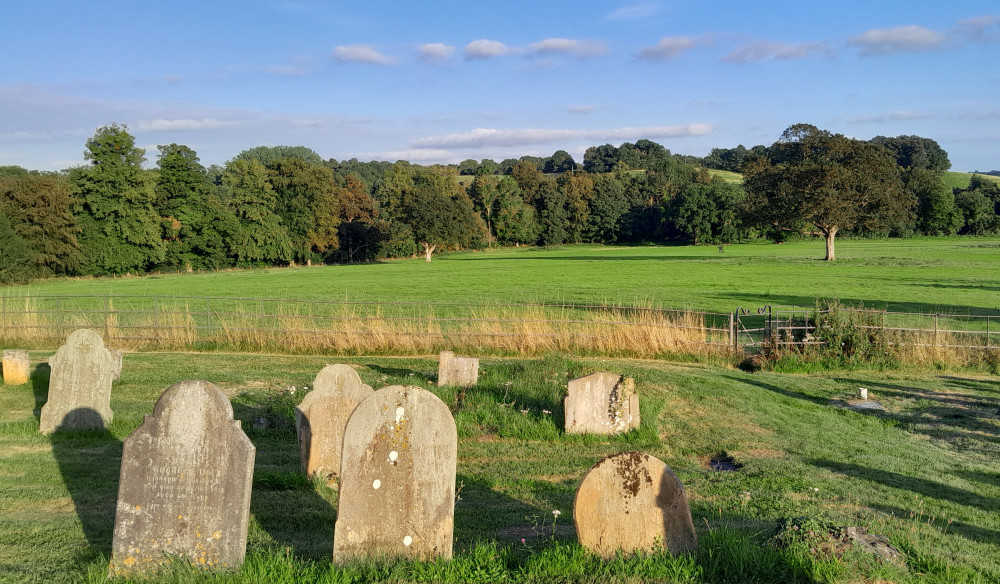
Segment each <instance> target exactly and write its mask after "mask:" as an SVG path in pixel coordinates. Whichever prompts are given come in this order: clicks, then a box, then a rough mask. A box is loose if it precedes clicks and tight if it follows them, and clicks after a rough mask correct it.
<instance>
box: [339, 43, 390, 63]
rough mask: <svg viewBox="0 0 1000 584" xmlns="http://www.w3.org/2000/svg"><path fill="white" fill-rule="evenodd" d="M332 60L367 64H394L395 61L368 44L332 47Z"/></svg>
mask: <svg viewBox="0 0 1000 584" xmlns="http://www.w3.org/2000/svg"><path fill="white" fill-rule="evenodd" d="M333 60H334V61H337V62H339V63H365V64H367V65H383V66H386V65H395V64H396V61H395V60H393V59H391V58H389V57H387V56H385V55H383V54H382V53H380V52H378V51H377V50H375V48H374V47H372V46H369V45H345V46H340V47H337V48H335V49H333Z"/></svg>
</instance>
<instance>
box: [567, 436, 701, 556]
mask: <svg viewBox="0 0 1000 584" xmlns="http://www.w3.org/2000/svg"><path fill="white" fill-rule="evenodd" d="M573 521H574V523H575V524H576V535H577V538H578V539H579V541H580V545H582V546H584V547H586V548H587V549H589V550H591V551H593V552H594V553H596V554H598V555H600V556H602V557H604V558H610V557H612V556H614V555H615V553H616V552H619V551H622V552H626V553H628V552H635V551H647V552H648V551H652V550H654V549H655V548H657V547H659V546H665V547H666V548H667V549H668V550H670V553H672V554H674V555H675V556H676V555H677V554H679V553H683V552H691V551H694V550H696V549H698V536H697V535H696V534H695V532H694V524H693V523H692V521H691V509H690V507H688V502H687V496H686V495H685V493H684V486H683V485H681V482H680V481H679V480H678V479H677V477H676V476H675V475H674V473H673V471H672V470H670V468H668V467H667V465H665V464H663V462H661V461H660V460H659V459H657V458H655V457H653V456H650V455H648V454H643V453H641V452H624V453H621V454H613V455H611V456H608V457H607V458H605V459H603V460H601V461H600V462H598V463H597V464H595V465H594V466H593V467H592V468H591V469H590V470H589V471H587V474H586V475H584V477H583V480H582V481H581V482H580V487H579V488H578V489H577V490H576V499H575V500H574V502H573Z"/></svg>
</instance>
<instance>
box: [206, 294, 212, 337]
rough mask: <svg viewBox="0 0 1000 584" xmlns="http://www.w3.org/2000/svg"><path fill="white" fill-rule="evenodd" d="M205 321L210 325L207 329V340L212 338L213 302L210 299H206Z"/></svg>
mask: <svg viewBox="0 0 1000 584" xmlns="http://www.w3.org/2000/svg"><path fill="white" fill-rule="evenodd" d="M205 321H206V322H207V323H208V325H207V326H206V327H205V335H206V337H207V338H211V336H212V300H211V299H210V298H205Z"/></svg>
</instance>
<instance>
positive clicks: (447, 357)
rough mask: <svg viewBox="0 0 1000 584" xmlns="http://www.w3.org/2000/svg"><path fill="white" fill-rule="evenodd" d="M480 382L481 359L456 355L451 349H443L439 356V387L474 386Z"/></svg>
mask: <svg viewBox="0 0 1000 584" xmlns="http://www.w3.org/2000/svg"><path fill="white" fill-rule="evenodd" d="M478 382H479V359H476V358H475V357H456V356H455V353H452V352H451V351H441V354H440V356H439V357H438V387H444V386H446V385H453V386H458V387H472V386H474V385H475V384H476V383H478Z"/></svg>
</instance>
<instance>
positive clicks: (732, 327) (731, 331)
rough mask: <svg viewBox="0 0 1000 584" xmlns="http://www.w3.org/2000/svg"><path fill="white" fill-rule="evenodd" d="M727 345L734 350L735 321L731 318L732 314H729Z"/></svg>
mask: <svg viewBox="0 0 1000 584" xmlns="http://www.w3.org/2000/svg"><path fill="white" fill-rule="evenodd" d="M729 344H730V345H732V346H733V350H734V351H735V350H736V319H735V318H734V317H733V313H732V312H730V313H729Z"/></svg>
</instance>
